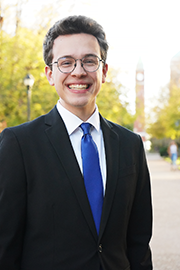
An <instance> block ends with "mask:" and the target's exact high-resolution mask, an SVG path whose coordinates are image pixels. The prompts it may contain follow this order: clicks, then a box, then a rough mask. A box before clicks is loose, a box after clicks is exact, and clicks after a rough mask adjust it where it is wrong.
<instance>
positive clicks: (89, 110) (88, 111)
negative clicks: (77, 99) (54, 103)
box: [60, 99, 96, 122]
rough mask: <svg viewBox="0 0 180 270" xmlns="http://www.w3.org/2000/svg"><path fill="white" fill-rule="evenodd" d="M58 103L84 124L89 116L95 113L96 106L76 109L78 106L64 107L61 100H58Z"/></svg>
mask: <svg viewBox="0 0 180 270" xmlns="http://www.w3.org/2000/svg"><path fill="white" fill-rule="evenodd" d="M60 103H61V105H62V106H63V107H64V108H65V109H66V110H68V111H70V112H71V113H73V114H74V115H76V116H77V117H78V118H79V119H81V120H82V121H83V122H86V121H87V120H88V119H89V118H90V117H91V115H92V114H93V113H94V112H95V109H96V106H95V104H94V105H93V106H91V107H87V106H85V107H80V108H79V107H78V106H76V107H75V106H74V107H72V106H70V107H68V106H65V104H64V102H63V100H62V99H60Z"/></svg>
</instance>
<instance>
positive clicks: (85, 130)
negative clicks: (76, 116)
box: [80, 123, 91, 135]
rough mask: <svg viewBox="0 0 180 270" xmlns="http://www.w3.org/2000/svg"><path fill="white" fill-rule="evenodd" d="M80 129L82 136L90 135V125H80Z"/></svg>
mask: <svg viewBox="0 0 180 270" xmlns="http://www.w3.org/2000/svg"><path fill="white" fill-rule="evenodd" d="M80 127H81V129H82V130H83V133H84V135H86V134H90V133H89V132H90V128H91V124H89V123H82V124H81V125H80Z"/></svg>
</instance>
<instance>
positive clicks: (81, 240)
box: [0, 16, 152, 270]
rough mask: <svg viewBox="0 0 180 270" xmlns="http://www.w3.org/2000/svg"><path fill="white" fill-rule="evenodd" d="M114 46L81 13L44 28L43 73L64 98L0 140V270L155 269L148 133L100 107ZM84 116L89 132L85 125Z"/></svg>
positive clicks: (93, 22)
mask: <svg viewBox="0 0 180 270" xmlns="http://www.w3.org/2000/svg"><path fill="white" fill-rule="evenodd" d="M107 50H108V44H107V41H106V38H105V33H104V31H103V29H102V27H101V26H100V25H98V24H97V23H96V22H95V21H94V20H91V19H89V18H86V17H84V16H72V17H68V18H65V19H63V20H61V21H58V22H57V23H56V24H55V25H54V26H53V27H52V28H51V29H50V30H49V31H48V33H47V35H46V38H45V41H44V60H45V63H46V67H45V73H46V76H47V79H48V81H49V83H50V85H52V86H55V88H56V90H57V93H58V95H59V97H60V99H59V101H58V103H57V106H55V107H54V108H53V109H52V111H50V112H49V113H48V114H46V115H43V116H41V117H40V118H38V119H35V120H34V121H32V122H29V123H26V124H23V125H20V126H17V127H13V128H8V129H6V130H4V131H3V133H2V134H1V139H0V269H2V270H20V269H21V270H50V269H53V270H61V269H62V270H100V269H102V270H150V269H152V262H151V253H150V249H149V241H150V238H151V229H152V206H151V192H150V180H149V173H148V169H147V164H146V158H145V155H144V150H143V144H142V141H141V139H140V137H139V136H138V135H135V134H134V133H132V132H131V131H128V130H127V129H125V128H123V127H121V126H119V125H117V124H114V123H111V122H109V121H107V120H106V119H104V118H103V117H102V116H101V115H100V114H99V113H98V108H97V106H96V96H97V94H98V93H99V91H100V88H101V85H102V83H104V82H105V78H106V74H107V70H108V65H107V63H106V56H107ZM87 123H90V124H91V125H88V126H90V127H91V130H90V133H91V135H92V136H91V135H90V134H89V133H88V132H89V131H88V132H87V133H88V135H87V133H85V132H84V130H83V128H84V126H83V125H84V124H85V125H86V124H87ZM81 124H82V125H81ZM87 138H88V139H87ZM86 139H87V140H86ZM92 139H93V140H92ZM83 140H84V141H83ZM93 141H94V142H95V144H94V142H93ZM90 144H91V146H92V145H93V147H96V146H97V147H96V148H97V149H98V150H97V149H96V158H97V162H96V161H95V159H96V158H95V157H94V156H92V155H94V153H95V152H93V154H92V155H90V157H89V156H88V158H87V160H86V162H85V161H84V160H85V158H84V154H85V156H86V154H87V152H88V153H89V148H88V147H89V145H90ZM84 146H85V147H87V148H86V149H85V150H83V149H84V148H83V147H84ZM81 147H82V149H81ZM94 149H95V148H94ZM81 151H82V153H81ZM92 151H94V150H92ZM97 152H98V154H99V158H98V156H97ZM81 154H82V158H81ZM98 159H99V163H98ZM91 163H93V164H92V166H94V167H91V168H90V169H89V171H88V173H86V169H85V168H86V166H88V165H90V164H91ZM97 163H98V164H97ZM95 167H98V168H100V169H97V170H98V176H97V177H96V176H92V174H93V173H95V171H96V170H95ZM91 173H92V174H91ZM89 178H90V179H89ZM100 178H101V179H100ZM87 179H88V180H87ZM94 179H95V180H96V183H95V184H94V185H95V186H94V187H93V188H91V191H89V190H88V187H87V186H88V184H89V183H90V185H91V181H92V182H93V181H94ZM88 181H89V182H88ZM93 183H94V182H93ZM98 185H99V186H98ZM100 185H101V187H100ZM100 189H101V191H100V192H99V190H100ZM97 190H98V192H99V193H98V192H97ZM102 192H103V195H102ZM96 193H98V195H97V197H98V198H97V199H98V200H99V201H98V203H97V202H96V203H94V205H93V203H92V201H91V200H93V199H91V195H92V196H94V195H96ZM94 212H96V214H94Z"/></svg>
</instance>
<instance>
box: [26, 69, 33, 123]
mask: <svg viewBox="0 0 180 270" xmlns="http://www.w3.org/2000/svg"><path fill="white" fill-rule="evenodd" d="M33 84H34V77H33V76H32V75H31V74H27V75H26V77H25V78H24V85H25V86H27V121H30V118H31V107H30V105H31V88H32V86H33Z"/></svg>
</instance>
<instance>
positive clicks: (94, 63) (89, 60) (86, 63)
mask: <svg viewBox="0 0 180 270" xmlns="http://www.w3.org/2000/svg"><path fill="white" fill-rule="evenodd" d="M77 60H80V61H81V65H82V66H83V68H84V69H85V70H86V71H88V72H94V71H96V70H97V69H98V68H99V65H100V59H99V58H98V57H97V56H95V55H90V56H85V57H84V58H82V59H74V58H73V57H70V56H69V57H62V58H59V59H58V61H57V66H58V68H59V70H60V71H61V72H63V73H70V72H72V71H73V70H74V69H75V67H76V62H77Z"/></svg>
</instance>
